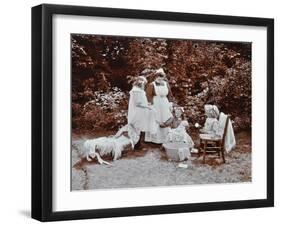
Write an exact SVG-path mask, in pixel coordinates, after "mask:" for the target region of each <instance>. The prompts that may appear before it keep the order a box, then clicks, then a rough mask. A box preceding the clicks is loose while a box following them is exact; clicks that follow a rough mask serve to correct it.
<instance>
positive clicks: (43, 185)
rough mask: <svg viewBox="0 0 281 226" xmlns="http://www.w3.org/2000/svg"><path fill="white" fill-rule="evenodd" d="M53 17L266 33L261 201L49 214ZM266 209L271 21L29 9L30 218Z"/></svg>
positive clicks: (270, 180)
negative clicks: (244, 27)
mask: <svg viewBox="0 0 281 226" xmlns="http://www.w3.org/2000/svg"><path fill="white" fill-rule="evenodd" d="M55 14H63V15H82V16H97V17H111V18H128V19H129V18H131V19H132V18H133V19H147V20H162V21H182V22H196V23H212V24H222V25H247V26H258V27H260V26H262V27H266V28H267V94H266V95H267V198H266V199H257V200H246V201H245V200H241V201H226V202H209V203H195V204H188V203H187V204H172V203H171V205H160V206H142V207H130V208H110V209H94V210H73V211H63V212H54V211H53V210H52V202H53V194H52V186H53V182H52V136H53V134H52V129H53V128H52V122H53V121H52V120H53V118H52V110H53V102H52V98H53V93H52V82H53V79H52V47H53V46H52V18H53V15H55ZM271 206H274V20H273V19H268V18H253V17H237V16H219V15H205V14H190V13H177V12H160V11H144V10H132V9H117V8H98V7H83V6H66V5H50V4H43V5H39V6H35V7H33V8H32V218H34V219H37V220H40V221H56V220H72V219H86V218H106V217H122V216H135V215H149V214H168V213H181V212H195V211H211V210H228V209H243V208H257V207H271Z"/></svg>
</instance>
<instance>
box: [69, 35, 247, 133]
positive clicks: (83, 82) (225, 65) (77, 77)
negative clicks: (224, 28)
mask: <svg viewBox="0 0 281 226" xmlns="http://www.w3.org/2000/svg"><path fill="white" fill-rule="evenodd" d="M71 40H72V46H71V48H72V50H71V51H72V128H73V130H74V131H75V132H76V133H84V132H85V131H88V132H91V133H92V132H93V131H106V130H117V129H118V128H119V127H120V126H121V125H124V124H126V115H127V107H128V98H129V96H128V92H129V90H130V88H131V82H132V80H133V78H134V77H136V76H138V75H139V74H140V72H142V71H143V70H154V69H158V68H160V67H162V68H163V69H164V70H165V72H166V73H167V75H168V80H169V83H170V86H171V89H172V92H173V95H174V96H175V99H176V102H177V104H178V105H180V106H183V107H184V108H185V113H184V114H185V117H186V118H187V120H188V121H189V123H190V124H191V128H192V125H194V123H195V122H199V123H200V124H203V123H204V112H203V111H204V108H203V106H204V104H206V103H212V104H216V105H217V106H218V107H219V109H220V110H221V111H223V112H225V113H228V114H230V115H231V119H232V120H233V125H234V128H235V130H236V131H237V130H249V129H251V43H240V42H239V43H238V42H221V41H204V40H175V39H162V38H161V39H160V38H137V37H121V36H120V37H119V36H96V35H84V34H73V35H72V36H71Z"/></svg>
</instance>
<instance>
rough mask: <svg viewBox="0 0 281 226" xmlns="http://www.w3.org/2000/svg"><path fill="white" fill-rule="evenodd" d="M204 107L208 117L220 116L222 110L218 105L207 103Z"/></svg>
mask: <svg viewBox="0 0 281 226" xmlns="http://www.w3.org/2000/svg"><path fill="white" fill-rule="evenodd" d="M204 109H205V113H206V115H207V116H208V117H211V118H218V117H219V114H220V112H219V109H218V107H217V106H216V105H211V104H206V105H205V106H204Z"/></svg>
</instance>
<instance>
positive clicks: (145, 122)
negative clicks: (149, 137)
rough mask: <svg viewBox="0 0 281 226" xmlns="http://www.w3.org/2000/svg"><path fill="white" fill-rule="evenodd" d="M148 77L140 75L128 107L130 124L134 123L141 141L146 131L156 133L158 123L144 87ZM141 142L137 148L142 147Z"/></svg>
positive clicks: (131, 92)
mask: <svg viewBox="0 0 281 226" xmlns="http://www.w3.org/2000/svg"><path fill="white" fill-rule="evenodd" d="M146 82H147V81H146V79H145V77H143V76H139V77H138V78H137V79H136V81H135V83H134V85H133V88H132V89H131V91H130V99H129V108H128V124H130V125H132V126H133V127H134V128H135V129H136V130H137V131H138V133H139V134H140V142H142V139H143V138H144V132H148V131H150V132H151V133H152V134H154V133H156V129H157V127H159V124H157V121H156V118H155V112H154V111H153V109H152V107H151V106H149V105H148V101H147V97H146V93H145V91H144V87H145V84H146ZM140 142H138V143H137V144H136V148H139V147H140Z"/></svg>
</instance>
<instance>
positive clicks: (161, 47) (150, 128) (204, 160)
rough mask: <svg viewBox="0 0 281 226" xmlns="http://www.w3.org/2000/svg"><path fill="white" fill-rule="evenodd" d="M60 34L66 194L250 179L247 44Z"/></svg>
mask: <svg viewBox="0 0 281 226" xmlns="http://www.w3.org/2000/svg"><path fill="white" fill-rule="evenodd" d="M70 36H71V37H70V39H71V46H70V50H69V51H71V108H72V109H71V128H72V134H71V136H72V141H71V147H72V148H71V190H72V191H78V190H94V189H120V188H126V189H132V188H138V187H154V186H183V185H184V186H190V185H204V184H228V183H249V182H251V181H252V144H251V141H252V133H251V130H252V43H250V42H236V41H235V42H231V41H223V40H194V39H170V38H162V37H161V38H158V37H155V38H151V37H126V36H107V35H95V34H75V33H73V34H71V35H70ZM253 152H254V150H253Z"/></svg>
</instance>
